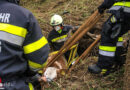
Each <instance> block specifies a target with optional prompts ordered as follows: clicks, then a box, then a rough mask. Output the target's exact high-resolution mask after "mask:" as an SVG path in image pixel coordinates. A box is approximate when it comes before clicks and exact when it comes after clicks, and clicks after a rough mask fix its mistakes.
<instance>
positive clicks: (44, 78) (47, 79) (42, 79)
mask: <svg viewBox="0 0 130 90" xmlns="http://www.w3.org/2000/svg"><path fill="white" fill-rule="evenodd" d="M40 81H43V82H51V81H52V80H51V79H50V78H46V77H45V76H42V77H41V78H40Z"/></svg>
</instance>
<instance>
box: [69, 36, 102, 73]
mask: <svg viewBox="0 0 130 90" xmlns="http://www.w3.org/2000/svg"><path fill="white" fill-rule="evenodd" d="M100 39H101V36H98V37H97V39H96V40H95V41H94V42H93V43H92V44H91V45H90V46H89V47H88V48H87V49H86V50H85V51H84V53H83V54H82V55H81V56H80V57H79V58H78V59H77V60H76V62H75V63H74V65H72V67H71V68H70V69H69V71H68V73H70V72H71V71H72V70H73V69H74V67H75V65H77V64H78V62H79V61H80V60H83V59H84V58H85V56H87V55H88V53H89V52H90V51H91V50H92V48H93V47H94V46H95V45H96V44H97V43H98V41H99V40H100Z"/></svg>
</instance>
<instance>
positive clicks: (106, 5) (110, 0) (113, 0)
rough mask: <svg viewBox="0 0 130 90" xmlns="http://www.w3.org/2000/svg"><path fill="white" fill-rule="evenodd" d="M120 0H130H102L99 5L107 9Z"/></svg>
mask: <svg viewBox="0 0 130 90" xmlns="http://www.w3.org/2000/svg"><path fill="white" fill-rule="evenodd" d="M121 1H130V0H104V2H103V3H102V5H101V6H100V7H102V8H105V9H109V8H110V7H111V6H112V5H113V4H114V3H116V2H121Z"/></svg>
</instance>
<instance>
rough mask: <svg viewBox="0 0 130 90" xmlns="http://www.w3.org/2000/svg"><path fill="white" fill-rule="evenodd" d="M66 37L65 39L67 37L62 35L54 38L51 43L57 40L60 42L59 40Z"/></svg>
mask: <svg viewBox="0 0 130 90" xmlns="http://www.w3.org/2000/svg"><path fill="white" fill-rule="evenodd" d="M66 37H67V35H63V36H60V37H57V38H54V39H52V40H51V41H52V42H56V41H57V40H60V39H63V38H66Z"/></svg>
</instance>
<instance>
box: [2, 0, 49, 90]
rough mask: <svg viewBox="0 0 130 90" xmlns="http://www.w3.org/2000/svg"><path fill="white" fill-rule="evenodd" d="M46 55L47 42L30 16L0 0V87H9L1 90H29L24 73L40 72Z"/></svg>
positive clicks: (25, 11) (30, 14) (16, 6)
mask: <svg viewBox="0 0 130 90" xmlns="http://www.w3.org/2000/svg"><path fill="white" fill-rule="evenodd" d="M48 53H49V46H48V42H47V40H46V38H45V37H44V36H43V35H42V32H41V29H40V27H39V25H38V23H37V21H36V19H35V18H34V16H33V15H32V13H31V12H29V11H28V10H26V9H24V8H22V7H20V6H18V5H16V4H13V3H10V2H7V1H6V0H0V78H1V79H2V83H7V82H9V83H10V84H11V86H6V85H5V86H3V88H6V89H7V90H29V87H28V85H26V84H25V80H24V79H25V77H26V76H25V75H24V73H26V71H27V69H28V67H29V68H30V69H31V70H33V71H38V70H39V69H41V68H42V67H43V64H44V63H45V62H46V59H47V57H48ZM3 85H4V84H3ZM29 86H30V87H32V85H31V84H29Z"/></svg>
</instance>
